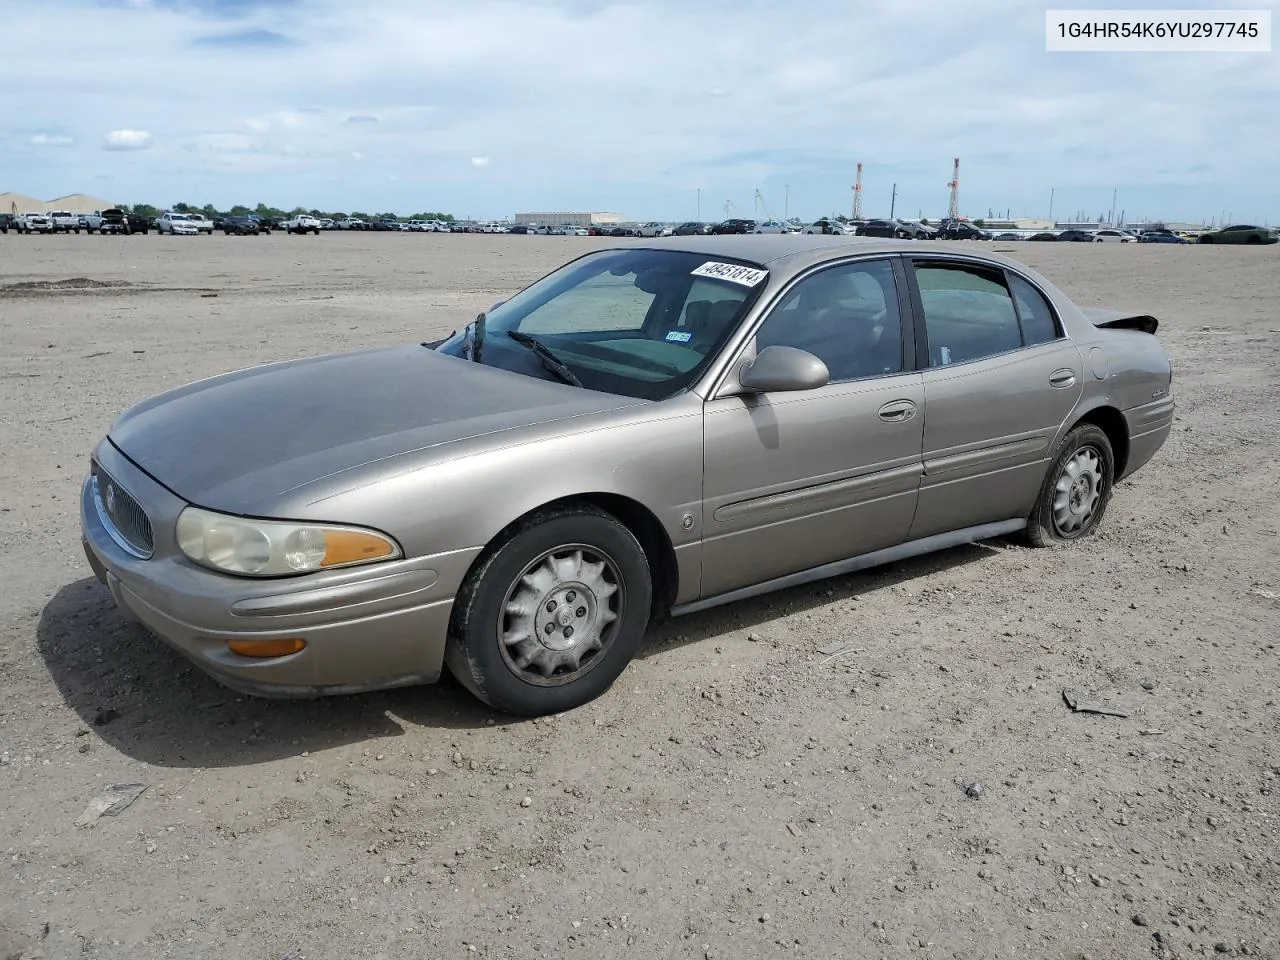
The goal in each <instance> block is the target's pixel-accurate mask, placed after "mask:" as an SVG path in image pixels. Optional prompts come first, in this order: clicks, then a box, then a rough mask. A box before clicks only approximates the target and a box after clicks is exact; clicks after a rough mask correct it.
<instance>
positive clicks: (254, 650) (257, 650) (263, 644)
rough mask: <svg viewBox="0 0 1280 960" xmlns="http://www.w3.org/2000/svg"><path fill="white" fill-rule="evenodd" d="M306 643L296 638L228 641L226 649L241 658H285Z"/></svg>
mask: <svg viewBox="0 0 1280 960" xmlns="http://www.w3.org/2000/svg"><path fill="white" fill-rule="evenodd" d="M306 645H307V641H305V640H299V639H297V638H292V637H291V638H289V639H286V640H228V641H227V649H228V650H230V651H231V652H232V653H235V654H239V655H240V656H242V657H287V656H289V655H290V654H291V653H297V652H298V651H300V650H301V649H302V648H303V647H305V646H306Z"/></svg>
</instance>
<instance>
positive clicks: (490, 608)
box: [445, 505, 653, 716]
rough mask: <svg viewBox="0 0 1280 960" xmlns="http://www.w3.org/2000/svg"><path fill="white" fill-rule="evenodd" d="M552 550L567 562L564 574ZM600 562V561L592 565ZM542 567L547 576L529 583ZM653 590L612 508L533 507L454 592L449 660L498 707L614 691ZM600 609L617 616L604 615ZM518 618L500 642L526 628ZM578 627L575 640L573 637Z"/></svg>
mask: <svg viewBox="0 0 1280 960" xmlns="http://www.w3.org/2000/svg"><path fill="white" fill-rule="evenodd" d="M551 558H559V560H560V565H561V566H562V569H561V571H560V572H559V579H558V580H556V579H555V578H556V576H557V574H556V572H555V570H554V566H553V564H552V562H551ZM575 563H576V569H573V567H574V565H575ZM597 564H602V565H603V566H602V567H600V569H598V570H596V569H593V568H595V567H596V566H597ZM539 573H540V574H541V576H540V578H539V579H542V580H545V581H546V582H545V583H537V584H534V583H531V582H530V581H531V580H532V579H533V576H534V575H537V574H539ZM527 575H528V576H529V579H528V580H527V579H526V576H527ZM609 587H612V588H613V589H612V591H610V590H609V589H608V588H609ZM521 595H523V597H522V599H524V602H525V607H526V609H527V610H529V611H530V612H529V613H528V614H526V615H524V616H523V618H522V617H520V616H519V615H513V614H510V613H508V612H507V610H508V608H509V607H510V606H511V605H512V604H513V603H514V601H515V599H516V598H517V597H521ZM652 596H653V586H652V580H651V576H650V571H649V562H648V560H647V559H646V557H645V553H644V550H643V549H642V548H641V546H640V544H639V542H638V541H637V540H636V538H635V536H634V535H633V534H632V533H631V531H630V530H628V529H627V528H626V527H625V526H623V525H622V524H621V523H619V522H618V520H617V519H615V518H614V517H613V516H611V515H610V514H608V513H605V512H604V511H602V510H598V509H596V508H594V507H591V506H587V505H581V506H566V507H560V508H555V509H552V510H548V511H545V512H542V513H539V514H535V515H533V516H531V517H529V518H527V519H525V520H523V521H520V522H519V523H517V524H515V525H514V526H513V527H511V528H509V530H508V531H506V532H505V533H504V534H502V535H501V536H500V537H499V539H498V540H496V541H495V542H494V543H493V544H491V545H490V547H489V548H487V549H486V551H485V552H484V553H483V554H482V555H481V557H480V559H479V560H478V561H477V563H476V565H475V567H474V568H473V570H472V572H471V573H470V574H469V575H468V577H467V581H466V583H464V584H463V587H462V589H461V590H460V591H459V593H458V597H457V599H456V600H455V601H454V605H453V618H452V621H451V623H450V630H449V641H448V645H447V646H446V648H445V662H446V664H448V667H449V670H450V672H451V673H452V674H453V675H454V676H455V677H456V678H457V679H458V680H459V682H461V683H462V685H463V686H465V687H466V688H467V689H468V690H470V691H471V693H472V694H474V695H475V696H476V697H477V698H478V699H480V700H482V701H483V702H484V703H486V704H488V705H489V706H491V707H493V708H494V709H496V710H501V711H503V712H505V713H510V714H515V715H519V716H541V715H544V714H550V713H559V712H561V711H563V710H571V709H573V708H574V707H579V706H581V705H583V704H585V703H588V702H590V701H592V700H594V699H595V698H596V697H598V696H600V695H601V694H602V693H604V692H605V691H606V690H608V689H609V687H610V686H612V685H613V682H614V680H616V679H617V678H618V676H619V675H620V674H621V673H622V671H623V670H624V669H626V666H627V664H628V663H630V662H631V658H632V657H633V656H634V655H635V652H636V649H637V648H638V647H639V646H640V641H641V640H642V639H643V638H644V634H645V630H646V629H647V627H648V625H649V611H650V604H651V602H652ZM570 604H572V606H570ZM554 611H564V612H563V613H558V614H556V613H554ZM602 613H608V614H612V615H613V619H611V620H604V621H603V622H602V621H601V620H600V619H598V618H599V617H600V615H601V614H602ZM562 618H564V619H562ZM521 619H524V620H525V621H526V623H527V626H528V630H527V631H524V636H523V638H522V639H518V640H516V641H515V642H514V643H512V644H511V645H510V646H508V645H506V644H504V642H503V639H502V634H503V633H504V632H505V633H506V634H507V635H513V634H518V633H520V632H521V631H520V630H519V627H520V620H521ZM566 619H568V620H569V621H571V622H569V623H566V622H565V620H566ZM575 626H577V627H578V630H579V634H580V636H579V640H578V641H572V640H571V635H572V633H573V628H574V627H575ZM548 631H550V632H548ZM584 631H585V632H584ZM584 637H585V638H587V639H586V643H585V644H583V645H582V646H575V644H580V643H581V641H582V639H583V638H584ZM541 638H546V640H547V642H540V640H541ZM552 638H554V639H552ZM584 648H585V649H584ZM575 654H576V658H575ZM520 661H523V666H522V665H521V662H520ZM556 661H559V662H560V663H559V665H557V664H556ZM575 664H576V667H577V668H576V669H573V668H574V666H575Z"/></svg>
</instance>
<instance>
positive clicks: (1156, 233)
mask: <svg viewBox="0 0 1280 960" xmlns="http://www.w3.org/2000/svg"><path fill="white" fill-rule="evenodd" d="M1138 242H1139V243H1186V242H1187V238H1186V237H1183V236H1179V235H1178V234H1176V233H1173V232H1172V231H1169V230H1148V231H1147V232H1146V233H1144V234H1143V235H1142V236H1140V237H1139V238H1138Z"/></svg>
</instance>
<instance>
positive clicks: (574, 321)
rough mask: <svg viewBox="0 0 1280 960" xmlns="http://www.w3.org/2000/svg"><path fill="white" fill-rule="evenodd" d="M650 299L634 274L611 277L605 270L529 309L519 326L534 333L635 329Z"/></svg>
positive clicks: (634, 330) (639, 324) (649, 305)
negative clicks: (637, 282) (639, 285)
mask: <svg viewBox="0 0 1280 960" xmlns="http://www.w3.org/2000/svg"><path fill="white" fill-rule="evenodd" d="M653 300H654V294H652V293H645V292H644V291H643V290H641V289H640V288H639V287H637V286H636V275H635V274H634V273H624V274H622V275H621V276H614V274H612V273H611V272H609V271H608V270H605V271H603V272H601V273H599V274H597V275H596V276H594V277H590V278H589V279H587V280H584V281H583V282H582V283H580V284H578V285H577V286H575V287H571V288H570V289H568V290H566V291H565V292H564V293H562V294H560V295H559V296H558V297H556V298H555V299H553V300H550V301H548V302H547V303H544V304H543V305H542V306H540V307H536V308H535V309H533V310H531V311H530V312H529V313H527V314H526V315H525V317H524V319H523V320H521V321H520V329H521V330H522V331H524V332H525V333H532V334H535V335H537V334H544V333H549V334H556V333H583V332H588V331H589V332H592V333H595V332H601V331H606V330H608V331H615V330H616V331H631V332H638V331H640V330H641V329H642V328H643V327H644V321H645V317H646V316H648V314H649V308H650V307H651V306H652V305H653Z"/></svg>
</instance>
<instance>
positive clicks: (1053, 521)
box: [1027, 423, 1115, 547]
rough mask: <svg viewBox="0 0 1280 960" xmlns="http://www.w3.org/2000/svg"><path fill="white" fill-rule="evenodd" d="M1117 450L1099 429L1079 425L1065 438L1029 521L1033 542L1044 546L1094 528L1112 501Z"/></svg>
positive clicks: (1046, 475) (1074, 537)
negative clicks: (1113, 448) (1115, 451)
mask: <svg viewBox="0 0 1280 960" xmlns="http://www.w3.org/2000/svg"><path fill="white" fill-rule="evenodd" d="M1114 483H1115V454H1114V453H1113V452H1112V449H1111V441H1110V440H1109V439H1107V435H1106V433H1105V432H1104V431H1103V430H1102V428H1100V427H1098V426H1095V425H1094V424H1092V423H1082V424H1080V425H1079V426H1078V427H1076V428H1075V429H1074V430H1072V431H1071V432H1070V433H1068V434H1067V435H1066V437H1065V438H1063V441H1062V445H1061V446H1060V447H1059V448H1058V456H1057V457H1055V458H1054V461H1053V465H1052V466H1051V467H1050V468H1049V470H1048V472H1047V473H1046V474H1045V478H1044V483H1043V484H1042V485H1041V487H1040V495H1039V496H1038V497H1037V498H1036V505H1035V507H1034V509H1032V511H1031V516H1030V517H1029V518H1028V519H1027V539H1028V540H1030V541H1031V544H1032V546H1036V547H1047V546H1050V545H1052V544H1055V543H1070V542H1071V541H1073V540H1079V539H1081V538H1082V537H1087V536H1089V535H1090V534H1092V533H1093V532H1094V531H1095V530H1097V528H1098V524H1099V523H1101V522H1102V517H1103V514H1104V513H1106V510H1107V504H1108V503H1109V502H1110V501H1111V490H1112V487H1113V485H1114Z"/></svg>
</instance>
